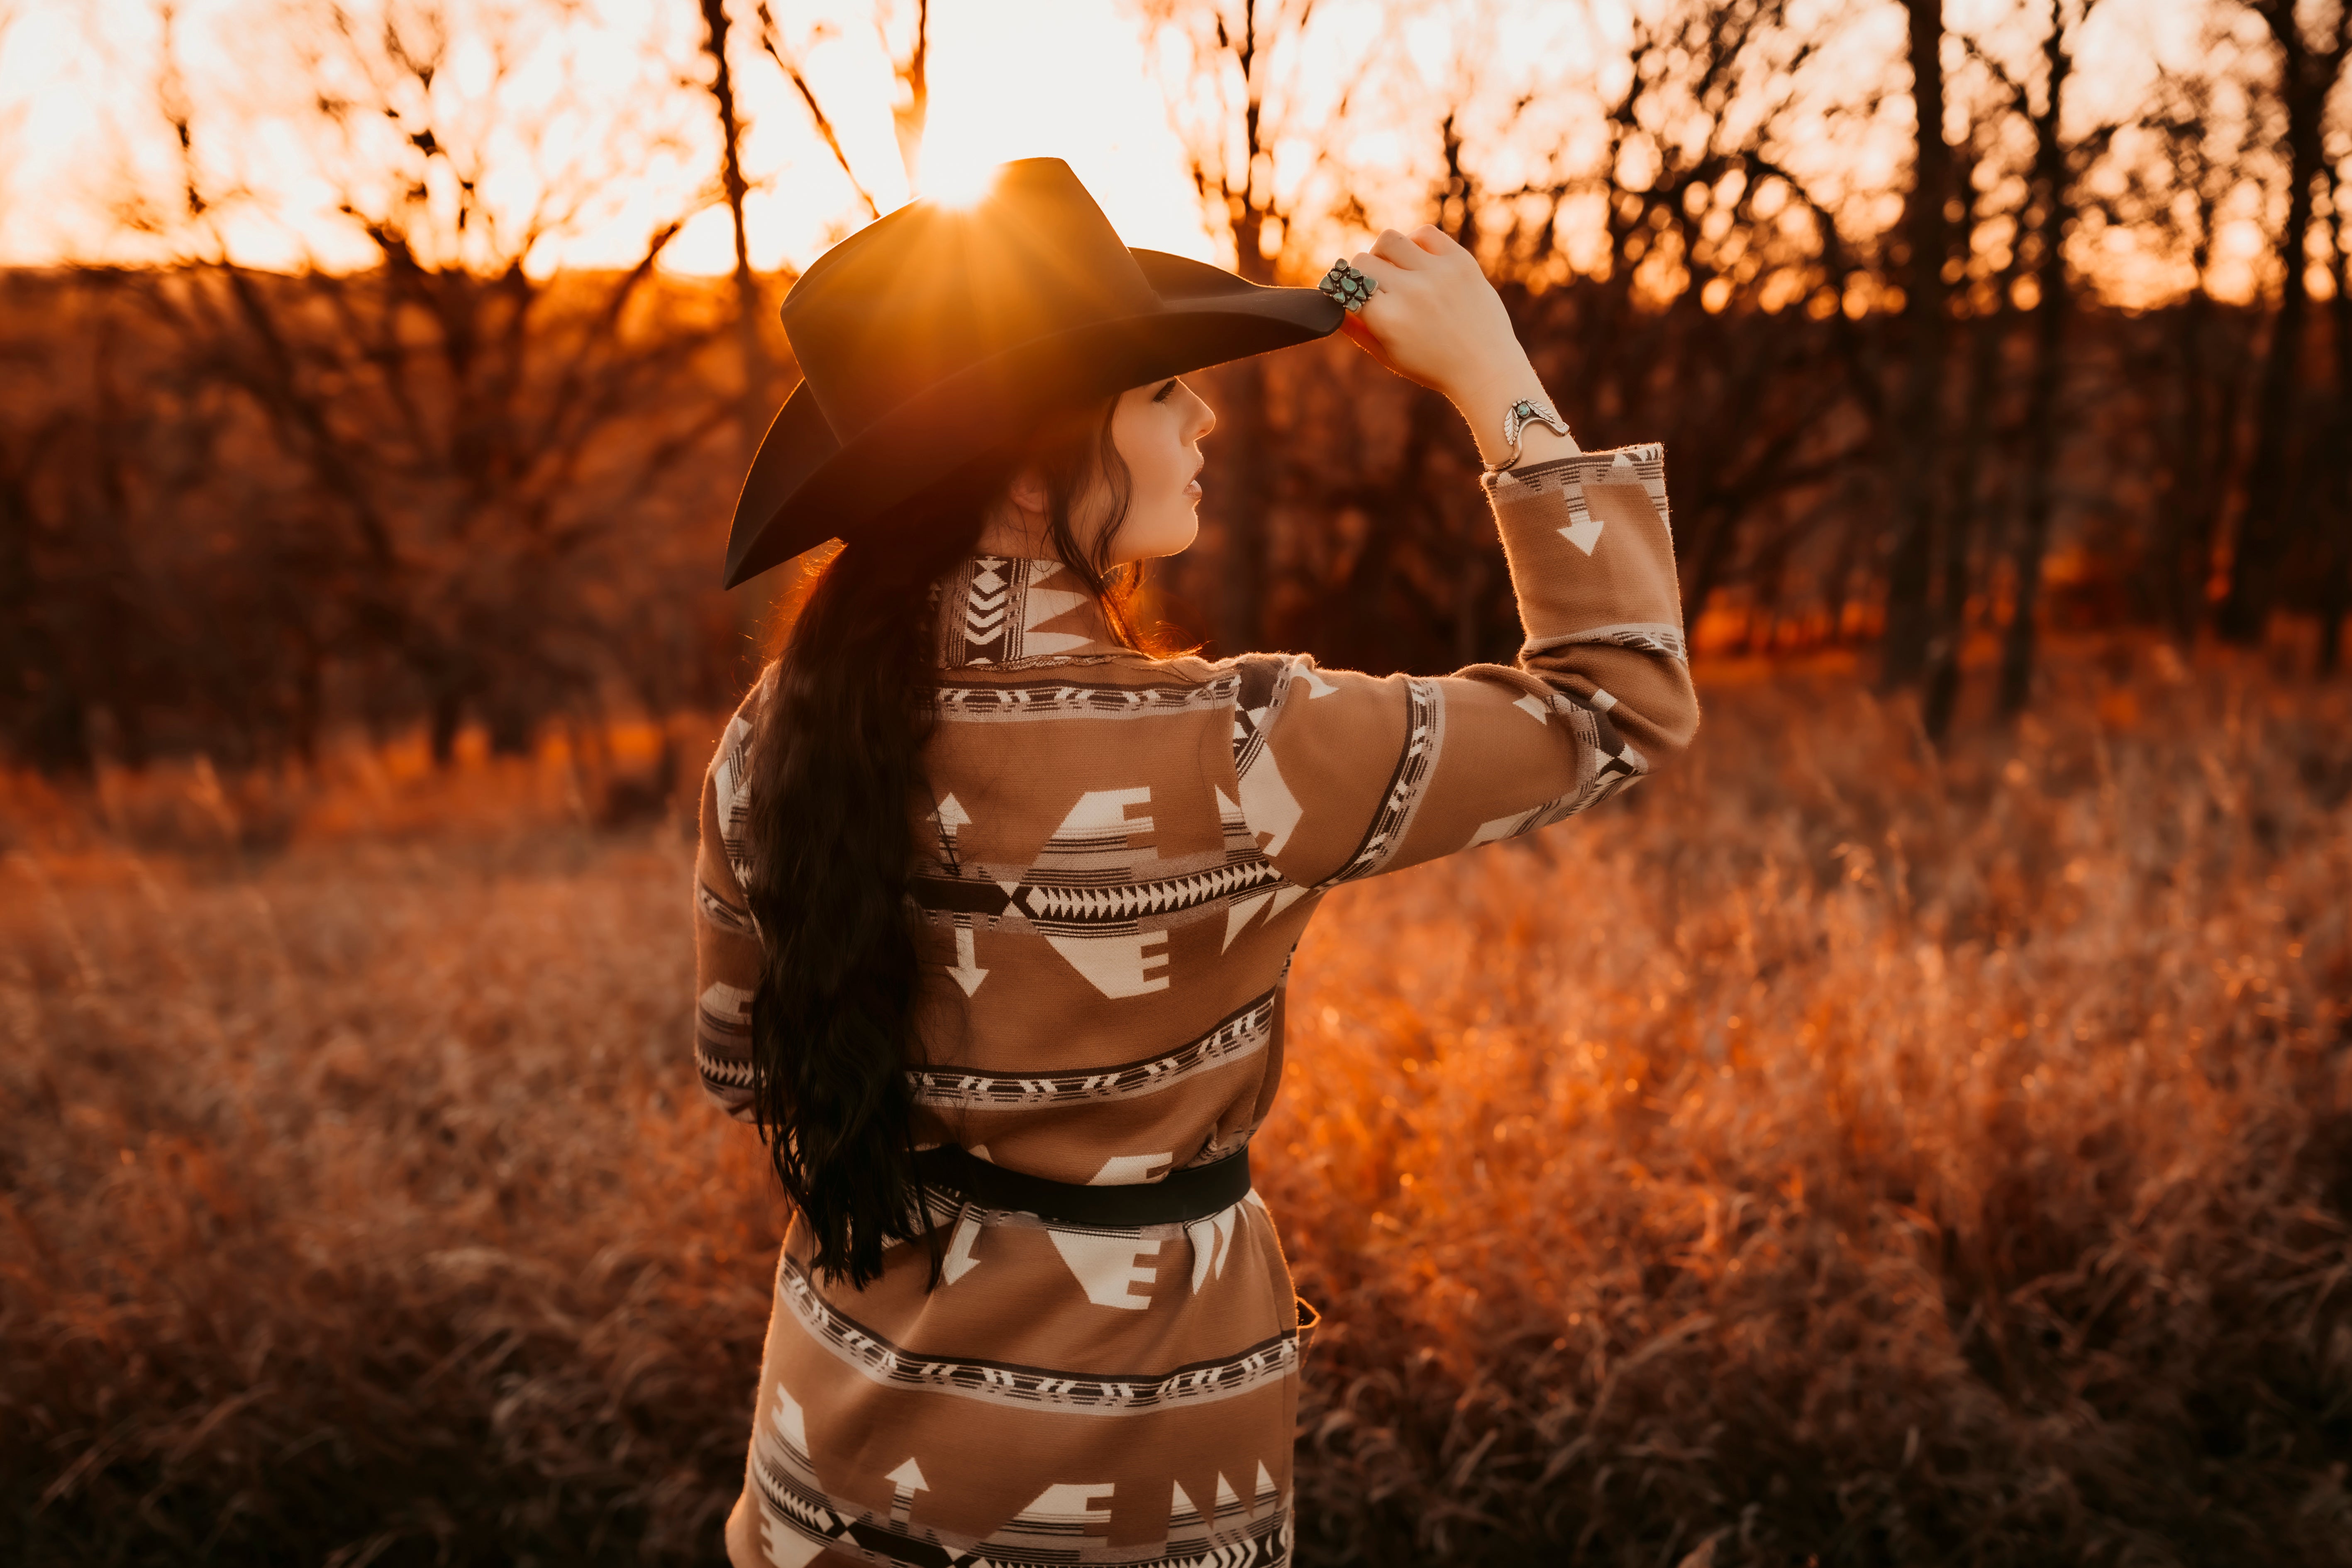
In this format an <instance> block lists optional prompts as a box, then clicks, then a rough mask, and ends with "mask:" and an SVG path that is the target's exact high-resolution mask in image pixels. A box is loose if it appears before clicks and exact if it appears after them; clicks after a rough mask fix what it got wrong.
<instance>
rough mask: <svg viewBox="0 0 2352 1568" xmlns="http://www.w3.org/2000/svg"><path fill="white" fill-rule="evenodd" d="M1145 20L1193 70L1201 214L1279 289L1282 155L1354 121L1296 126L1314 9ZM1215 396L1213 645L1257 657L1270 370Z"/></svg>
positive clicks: (1291, 3) (1263, 584)
mask: <svg viewBox="0 0 2352 1568" xmlns="http://www.w3.org/2000/svg"><path fill="white" fill-rule="evenodd" d="M1145 15H1146V17H1147V19H1148V22H1149V25H1150V27H1151V29H1152V31H1153V34H1154V37H1155V40H1156V43H1157V46H1158V47H1159V49H1160V51H1161V53H1162V57H1163V58H1166V57H1167V56H1168V55H1169V54H1171V53H1174V54H1176V55H1177V56H1178V58H1182V59H1183V60H1185V61H1186V62H1187V63H1188V65H1189V73H1188V74H1189V79H1190V81H1191V83H1192V89H1193V96H1192V98H1191V99H1189V100H1177V101H1174V102H1171V106H1170V109H1171V116H1172V117H1173V118H1174V119H1175V121H1176V122H1177V129H1178V133H1179V135H1180V136H1181V138H1182V140H1183V142H1184V146H1185V150H1186V153H1187V155H1188V158H1189V161H1190V164H1191V168H1192V183H1193V186H1194V189H1195V190H1196V191H1197V192H1198V194H1199V195H1200V198H1201V204H1202V212H1203V214H1204V215H1205V216H1207V217H1208V218H1209V220H1210V223H1211V225H1212V226H1213V228H1217V229H1222V230H1223V233H1224V235H1225V236H1226V237H1227V238H1228V239H1229V240H1230V242H1231V243H1232V245H1233V247H1234V268H1235V270H1237V271H1238V272H1240V274H1241V275H1242V276H1243V277H1244V278H1246V279H1249V280H1250V281H1251V282H1253V283H1271V282H1273V281H1275V279H1276V276H1277V274H1278V271H1279V258H1280V254H1281V250H1282V247H1283V244H1284V242H1285V241H1286V239H1287V238H1288V237H1289V235H1290V233H1291V231H1292V229H1293V227H1294V226H1295V221H1296V219H1297V217H1298V216H1299V215H1298V214H1297V211H1295V210H1294V208H1293V207H1292V205H1291V204H1290V202H1289V201H1288V199H1287V198H1286V193H1285V192H1283V191H1282V190H1281V189H1280V188H1279V187H1278V186H1277V184H1276V177H1275V176H1276V169H1275V162H1274V148H1275V144H1276V142H1277V141H1278V140H1280V139H1281V138H1282V137H1283V136H1285V135H1286V134H1288V133H1291V132H1299V133H1302V134H1306V135H1307V136H1308V139H1309V140H1311V141H1312V142H1315V144H1316V145H1318V148H1320V149H1322V153H1323V155H1325V156H1328V152H1329V147H1330V140H1331V137H1332V136H1333V134H1334V133H1335V132H1336V131H1337V123H1336V121H1344V119H1345V116H1346V100H1345V98H1344V96H1343V98H1342V100H1341V103H1340V107H1339V112H1338V113H1337V114H1336V115H1335V116H1334V117H1333V120H1332V121H1327V122H1326V123H1324V124H1321V125H1318V126H1315V127H1312V128H1310V127H1307V126H1305V125H1302V124H1298V123H1297V122H1296V121H1295V119H1294V116H1293V114H1292V110H1293V106H1294V100H1295V98H1296V96H1297V88H1298V81H1297V71H1298V68H1299V61H1300V57H1301V54H1302V52H1303V49H1302V46H1303V45H1304V44H1305V43H1306V41H1307V37H1308V32H1309V29H1310V27H1311V26H1312V24H1313V21H1314V16H1315V0H1213V3H1209V4H1197V5H1196V4H1182V3H1179V0H1151V3H1150V4H1149V5H1146V7H1145ZM1217 391H1218V395H1219V401H1220V403H1221V405H1223V414H1224V423H1223V428H1222V429H1221V431H1220V433H1219V435H1218V437H1217V441H1218V447H1219V457H1218V463H1217V470H1218V483H1217V485H1216V488H1215V490H1214V491H1213V499H1212V501H1211V504H1210V508H1209V510H1210V512H1211V517H1212V521H1213V525H1214V527H1215V529H1216V532H1217V538H1218V544H1219V546H1220V549H1219V556H1218V561H1217V593H1216V605H1217V610H1216V616H1215V621H1214V624H1213V626H1212V627H1211V636H1212V637H1213V641H1214V642H1215V644H1216V645H1217V646H1218V647H1220V648H1222V649H1223V651H1225V652H1228V653H1231V652H1234V651H1236V650H1239V649H1242V648H1246V647H1252V646H1254V645H1255V643H1256V642H1257V641H1258V640H1259V639H1260V638H1261V637H1263V635H1264V633H1265V603H1266V595H1267V588H1268V582H1267V578H1268V573H1269V569H1270V565H1271V562H1270V554H1271V550H1272V544H1273V517H1274V510H1275V506H1276V475H1275V467H1276V465H1275V461H1274V458H1273V454H1272V450H1271V448H1272V446H1273V444H1274V441H1275V438H1276V437H1275V434H1274V433H1273V432H1271V431H1269V430H1268V429H1267V428H1266V419H1267V415H1268V412H1269V404H1268V402H1267V397H1266V369H1265V364H1264V363H1262V362H1261V361H1258V360H1255V359H1252V360H1244V361H1242V362H1241V363H1237V364H1234V365H1232V366H1229V367H1227V368H1226V369H1225V370H1224V371H1223V372H1222V373H1221V374H1219V377H1218V382H1217Z"/></svg>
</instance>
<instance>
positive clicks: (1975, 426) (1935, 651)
mask: <svg viewBox="0 0 2352 1568" xmlns="http://www.w3.org/2000/svg"><path fill="white" fill-rule="evenodd" d="M2002 281H2003V282H2004V283H2006V282H2007V279H2003V280H2002ZM2009 322H2010V311H2009V303H2008V299H2007V295H2006V292H2004V294H2003V297H2002V300H2001V303H2000V304H1999V305H1998V306H1996V307H1995V308H1994V310H1993V311H1992V313H1991V314H1990V315H1986V316H1979V317H1977V318H1976V319H1975V320H1974V321H1970V322H1969V326H1968V336H1969V381H1968V394H1967V396H1968V405H1967V408H1968V412H1967V414H1966V415H1965V416H1963V417H1962V419H1961V422H1960V434H1959V440H1958V444H1957V446H1956V447H1955V449H1954V451H1953V453H1952V462H1951V468H1950V473H1951V475H1952V479H1951V482H1950V487H1949V489H1950V497H1951V504H1950V507H1949V509H1948V510H1947V511H1946V513H1945V522H1944V531H1943V540H1944V552H1943V554H1944V560H1943V582H1944V595H1943V605H1942V611H1941V614H1939V615H1938V616H1937V622H1936V637H1935V640H1934V641H1933V642H1932V643H1931V644H1930V645H1929V647H1928V649H1927V698H1926V701H1925V704H1924V707H1923V710H1922V711H1921V714H1920V726H1921V728H1923V729H1925V730H1926V731H1927V738H1928V739H1929V740H1930V741H1934V742H1938V743H1940V742H1942V741H1943V739H1944V736H1945V735H1946V733H1947V732H1948V731H1950V729H1951V727H1952V715H1953V714H1954V712H1956V711H1957V710H1958V707H1959V700H1960V651H1961V648H1962V647H1963V646H1964V645H1965V644H1966V643H1967V641H1968V634H1969V626H1968V618H1969V545H1970V543H1971V542H1973V540H1974V537H1975V534H1976V523H1977V514H1978V512H1979V510H1980V508H1979V501H1978V497H1979V478H1980V476H1981V474H1982V472H1983V469H1984V466H1985V448H1986V447H1988V446H1989V445H1990V441H1991V435H1992V410H1993V406H1994V404H1995V403H1996V401H1997V400H1998V396H1999V389H2000V381H2001V375H2000V370H2001V363H2000V362H2001V350H2002V347H2003V346H2004V345H2005V343H2006V342H2007V340H2008V336H2009Z"/></svg>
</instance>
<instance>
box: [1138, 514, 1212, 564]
mask: <svg viewBox="0 0 2352 1568" xmlns="http://www.w3.org/2000/svg"><path fill="white" fill-rule="evenodd" d="M1139 524H1140V526H1139ZM1200 533H1201V520H1200V519H1199V518H1198V517H1196V516H1194V515H1193V512H1192V503H1191V502H1190V501H1187V502H1186V503H1185V504H1184V507H1183V509H1182V510H1180V511H1173V512H1172V513H1162V514H1161V515H1160V516H1158V517H1154V518H1152V519H1151V520H1150V521H1149V522H1148V523H1143V522H1142V521H1141V520H1140V519H1135V518H1130V519H1129V521H1128V525H1127V526H1126V527H1125V528H1123V529H1121V530H1120V531H1119V538H1118V554H1119V559H1120V560H1121V561H1150V560H1155V559H1157V558H1159V557H1160V556H1163V555H1176V554H1181V552H1184V551H1186V550H1189V549H1190V548H1192V541H1193V540H1195V539H1197V538H1199V537H1200Z"/></svg>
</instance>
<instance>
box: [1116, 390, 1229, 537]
mask: <svg viewBox="0 0 2352 1568" xmlns="http://www.w3.org/2000/svg"><path fill="white" fill-rule="evenodd" d="M1216 427H1217V416H1216V414H1215V413H1214V411H1213V410H1212V409H1211V408H1210V407H1209V405H1207V404H1206V403H1203V402H1202V401H1201V397H1200V395H1199V394H1197V393H1195V392H1194V391H1193V390H1192V388H1191V387H1190V386H1187V385H1186V384H1184V383H1183V382H1181V381H1179V380H1175V379H1172V378H1171V379H1170V380H1167V381H1155V382H1150V383H1148V384H1145V385H1142V386H1136V387H1129V389H1128V390H1127V391H1125V392H1123V393H1121V394H1119V398H1118V407H1117V408H1116V409H1114V410H1113V411H1112V414H1111V424H1110V430H1111V441H1112V444H1113V445H1115V446H1116V447H1118V455H1119V456H1120V457H1121V458H1125V459H1126V461H1127V468H1128V472H1129V475H1130V476H1131V477H1132V479H1133V484H1134V490H1133V493H1132V495H1131V496H1130V498H1129V501H1128V508H1127V520H1126V521H1125V522H1123V523H1121V524H1120V526H1119V530H1118V535H1117V536H1116V537H1115V538H1113V539H1112V541H1111V552H1110V561H1111V563H1112V564H1114V565H1116V564H1118V563H1121V562H1127V561H1142V560H1147V559H1150V557H1153V556H1158V555H1173V554H1175V553H1176V552H1178V551H1180V550H1182V549H1183V548H1184V547H1185V546H1187V545H1189V544H1191V543H1192V536H1193V535H1194V534H1196V533H1198V532H1199V531H1200V529H1201V520H1200V517H1199V514H1198V510H1197V509H1198V508H1199V506H1200V504H1201V484H1200V479H1199V476H1200V472H1201V464H1202V456H1201V437H1203V436H1206V435H1207V434H1208V433H1209V432H1210V431H1212V430H1213V429H1215V428H1216Z"/></svg>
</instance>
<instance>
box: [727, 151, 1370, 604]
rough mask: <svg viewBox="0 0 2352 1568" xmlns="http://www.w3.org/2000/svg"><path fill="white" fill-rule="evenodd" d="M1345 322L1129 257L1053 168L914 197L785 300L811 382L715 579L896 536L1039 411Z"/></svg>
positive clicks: (1294, 300) (1333, 309)
mask: <svg viewBox="0 0 2352 1568" xmlns="http://www.w3.org/2000/svg"><path fill="white" fill-rule="evenodd" d="M1344 314H1345V312H1343V311H1342V310H1341V309H1340V308H1339V304H1338V303H1337V302H1336V301H1334V300H1331V299H1329V298H1328V297H1327V296H1326V295H1324V294H1322V293H1320V292H1318V291H1317V290H1316V289H1267V288H1261V287H1260V286H1258V285H1257V284H1255V283H1250V282H1247V281H1244V279H1239V278H1236V277H1234V275H1233V274H1232V273H1230V272H1227V271H1224V270H1223V268H1216V267H1211V266H1208V265H1206V264H1204V263H1202V262H1198V261H1189V260H1186V259H1185V258H1182V257H1181V256H1169V255H1165V254H1163V253H1161V252H1160V251H1156V250H1135V249H1131V248H1129V247H1128V246H1126V245H1123V244H1121V243H1120V241H1119V237H1118V233H1117V232H1116V231H1115V230H1114V229H1112V227H1111V226H1110V220H1109V219H1108V218H1106V217H1104V216H1103V215H1102V209H1101V208H1100V207H1097V205H1095V202H1094V198H1093V197H1092V196H1089V195H1087V189H1086V187H1085V186H1084V185H1081V184H1078V179H1077V176H1076V174H1072V173H1071V172H1070V166H1069V165H1068V164H1067V163H1063V162H1062V161H1061V160H1060V159H1059V158H1024V159H1022V160H1021V161H1020V162H1018V163H1004V164H1001V165H999V166H998V168H997V169H996V171H995V173H994V174H993V176H992V179H991V181H990V183H989V184H988V186H987V190H986V194H985V195H982V197H981V198H980V199H979V200H978V201H976V202H973V203H971V204H970V205H950V204H948V203H943V202H938V201H931V200H923V201H917V202H911V203H909V204H908V205H906V206H903V207H901V208H899V209H898V211H896V212H894V213H892V214H891V215H890V216H887V217H885V218H882V219H879V220H877V222H875V223H872V224H869V225H867V226H866V227H865V228H863V229H860V230H859V231H858V232H857V233H856V234H854V235H852V236H851V237H849V238H847V239H845V240H843V241H842V242H841V243H840V244H839V245H836V246H835V247H833V248H832V249H831V250H828V251H826V252H825V253H824V255H823V256H821V257H819V258H817V260H816V263H815V265H814V266H812V267H811V268H809V269H808V271H807V272H805V273H803V275H802V277H801V279H800V280H799V281H798V282H797V283H795V284H793V289H792V292H791V293H789V294H787V295H786V296H785V297H784V306H783V319H784V332H785V335H786V336H787V337H789V338H790V339H791V340H792V345H793V354H794V355H795V356H796V357H797V358H798V359H799V361H800V365H801V374H802V375H803V380H802V382H801V384H800V386H799V387H798V389H796V390H795V391H794V392H793V395H792V396H791V397H790V398H789V399H788V400H786V402H785V404H784V406H783V411H782V413H780V414H778V415H777V416H776V420H775V423H774V424H773V425H771V426H769V427H768V434H767V436H766V437H765V438H764V439H762V440H761V443H760V450H759V452H758V454H757V455H756V456H755V457H753V458H752V459H751V473H750V474H749V475H748V476H746V477H745V479H744V480H743V493H742V495H741V497H740V499H739V500H737V501H736V503H735V522H734V527H733V530H732V531H730V534H729V535H728V540H727V578H726V585H727V586H728V587H730V588H731V587H733V586H735V584H738V583H740V582H742V581H743V580H744V579H745V578H748V577H751V576H753V575H755V574H758V573H761V572H764V571H766V570H767V569H768V568H769V567H771V566H773V565H776V564H778V563H781V562H784V561H788V560H790V559H792V558H793V556H795V555H798V554H799V553H800V552H802V551H803V550H807V549H810V548H812V547H814V546H815V545H819V544H822V543H824V542H825V541H827V540H829V539H839V540H842V541H844V542H856V541H857V540H859V539H860V538H866V537H880V536H887V534H888V533H889V532H890V531H891V530H892V528H893V527H895V526H902V525H903V523H902V522H901V521H898V520H897V519H896V517H895V514H896V513H898V512H899V511H902V510H905V503H906V502H908V501H909V500H913V499H914V498H916V497H918V496H920V495H922V494H923V493H924V492H925V491H927V490H929V489H930V488H931V487H933V486H935V485H937V484H939V483H940V482H941V481H942V480H945V479H950V477H952V476H953V475H955V474H957V473H959V472H961V471H962V470H963V469H964V468H967V467H968V466H969V465H970V464H971V463H972V462H973V461H974V460H975V459H977V458H982V457H983V456H984V455H986V454H988V453H990V452H992V451H996V450H998V449H1000V448H1002V447H1003V446H1004V445H1005V444H1006V443H1008V442H1010V441H1012V440H1013V439H1014V438H1016V437H1019V436H1020V435H1022V434H1023V433H1024V431H1026V430H1028V429H1030V428H1032V427H1033V426H1034V424H1035V421H1036V420H1037V418H1038V416H1041V415H1043V414H1045V413H1048V412H1051V411H1052V410H1054V409H1055V408H1058V407H1065V406H1067V405H1071V404H1074V403H1078V402H1082V401H1085V400H1088V399H1093V398H1099V397H1108V396H1109V395H1111V394H1113V393H1116V392H1119V391H1123V390H1124V389H1126V388H1128V387H1130V386H1140V385H1142V384H1144V383H1146V382H1150V381H1157V380H1160V379H1161V378H1162V377H1165V376H1171V375H1178V374H1182V373H1184V372H1186V371H1191V370H1199V369H1202V367H1204V366H1207V365H1213V364H1222V363H1224V362H1226V361H1227V360H1236V359H1244V358H1247V357H1248V356H1249V355H1251V354H1256V353H1265V352H1266V351H1267V350H1269V349H1279V348H1287V347H1289V346H1290V345H1291V344H1293V343H1303V342H1311V341H1312V340H1314V339H1316V338H1319V337H1323V336H1325V335H1326V334H1328V333H1329V332H1330V331H1332V330H1333V329H1335V328H1337V327H1338V326H1339V322H1340V321H1341V320H1342V319H1343V318H1344Z"/></svg>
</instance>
